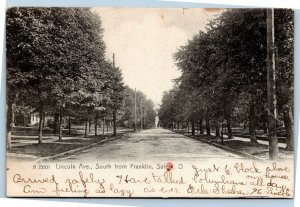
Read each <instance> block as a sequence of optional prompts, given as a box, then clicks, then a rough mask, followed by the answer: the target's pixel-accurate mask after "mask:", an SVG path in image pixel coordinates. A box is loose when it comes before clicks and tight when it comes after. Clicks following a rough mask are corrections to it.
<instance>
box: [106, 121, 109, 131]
mask: <svg viewBox="0 0 300 207" xmlns="http://www.w3.org/2000/svg"><path fill="white" fill-rule="evenodd" d="M108 127H109V121H107V122H106V132H108Z"/></svg>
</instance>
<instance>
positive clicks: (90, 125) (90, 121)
mask: <svg viewBox="0 0 300 207" xmlns="http://www.w3.org/2000/svg"><path fill="white" fill-rule="evenodd" d="M91 128H92V120H89V132H91V131H92V129H91Z"/></svg>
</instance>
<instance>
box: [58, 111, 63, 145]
mask: <svg viewBox="0 0 300 207" xmlns="http://www.w3.org/2000/svg"><path fill="white" fill-rule="evenodd" d="M62 120H63V115H62V113H60V114H59V127H58V140H59V141H61V140H62Z"/></svg>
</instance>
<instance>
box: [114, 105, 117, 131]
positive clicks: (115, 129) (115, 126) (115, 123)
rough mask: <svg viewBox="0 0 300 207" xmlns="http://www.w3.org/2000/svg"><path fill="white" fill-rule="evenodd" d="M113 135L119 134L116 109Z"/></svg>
mask: <svg viewBox="0 0 300 207" xmlns="http://www.w3.org/2000/svg"><path fill="white" fill-rule="evenodd" d="M113 128H114V129H113V130H114V132H113V136H116V135H117V115H116V111H115V110H114V111H113Z"/></svg>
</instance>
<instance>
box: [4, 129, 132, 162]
mask: <svg viewBox="0 0 300 207" xmlns="http://www.w3.org/2000/svg"><path fill="white" fill-rule="evenodd" d="M132 131H133V130H132V129H119V130H117V135H119V136H121V135H124V134H126V133H129V132H132ZM119 136H118V137H119ZM110 138H113V136H112V131H108V132H105V134H102V132H99V135H97V136H95V135H94V132H93V131H91V132H89V134H88V136H87V137H86V138H85V137H84V135H83V134H78V135H64V134H63V137H62V141H59V139H58V136H54V135H45V136H44V137H43V143H42V144H38V136H21V135H13V136H12V148H11V149H10V150H7V158H9V159H18V160H20V159H22V160H36V159H39V158H44V157H50V156H54V155H57V154H60V153H65V152H68V151H70V150H74V149H77V148H82V147H85V146H89V145H92V144H96V143H97V142H103V141H105V140H107V139H110Z"/></svg>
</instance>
